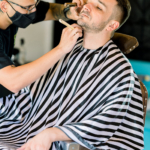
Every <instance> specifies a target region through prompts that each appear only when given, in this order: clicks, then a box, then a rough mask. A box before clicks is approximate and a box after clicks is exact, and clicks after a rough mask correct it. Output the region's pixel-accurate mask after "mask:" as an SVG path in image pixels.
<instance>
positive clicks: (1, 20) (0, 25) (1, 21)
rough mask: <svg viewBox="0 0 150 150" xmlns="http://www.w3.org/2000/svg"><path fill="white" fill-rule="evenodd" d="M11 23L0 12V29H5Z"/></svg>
mask: <svg viewBox="0 0 150 150" xmlns="http://www.w3.org/2000/svg"><path fill="white" fill-rule="evenodd" d="M10 25H11V22H9V20H7V18H6V16H5V14H0V29H2V30H5V29H7V28H8V27H9V26H10Z"/></svg>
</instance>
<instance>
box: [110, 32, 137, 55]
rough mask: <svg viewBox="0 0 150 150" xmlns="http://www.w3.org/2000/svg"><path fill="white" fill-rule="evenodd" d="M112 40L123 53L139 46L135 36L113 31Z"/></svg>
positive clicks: (127, 52)
mask: <svg viewBox="0 0 150 150" xmlns="http://www.w3.org/2000/svg"><path fill="white" fill-rule="evenodd" d="M112 40H113V41H114V43H115V44H116V45H117V46H118V47H119V49H120V50H121V51H122V52H123V53H124V54H129V53H130V52H131V51H133V50H134V49H135V48H136V47H138V46H139V43H138V41H137V39H136V38H135V37H133V36H129V35H126V34H122V33H115V34H114V36H113V37H112Z"/></svg>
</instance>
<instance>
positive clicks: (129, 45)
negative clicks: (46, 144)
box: [61, 33, 148, 150]
mask: <svg viewBox="0 0 150 150" xmlns="http://www.w3.org/2000/svg"><path fill="white" fill-rule="evenodd" d="M112 40H113V41H114V43H115V44H116V45H117V46H118V47H119V48H120V50H121V51H122V52H123V53H124V54H129V53H130V52H131V51H133V50H134V49H135V48H136V47H138V46H139V43H138V41H137V39H136V38H135V37H133V36H129V35H126V34H122V33H115V34H114V36H113V38H112ZM139 82H140V86H141V91H142V98H143V114H144V118H143V119H144V125H145V117H146V109H147V100H148V92H147V89H146V87H145V85H144V84H143V83H142V82H141V81H140V80H139ZM61 144H62V147H63V150H88V149H87V148H84V147H82V146H81V145H79V144H78V143H76V142H74V141H61Z"/></svg>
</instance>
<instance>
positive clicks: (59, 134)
mask: <svg viewBox="0 0 150 150" xmlns="http://www.w3.org/2000/svg"><path fill="white" fill-rule="evenodd" d="M66 140H67V141H68V140H71V139H70V138H69V137H68V136H67V135H66V134H65V133H64V132H63V131H61V130H60V129H58V128H55V127H54V128H48V129H45V130H43V131H42V132H40V133H39V134H38V135H36V136H35V137H34V138H32V139H31V140H29V141H28V142H27V143H26V144H24V145H23V146H22V147H21V148H19V149H17V150H49V149H50V147H51V145H52V142H55V141H66Z"/></svg>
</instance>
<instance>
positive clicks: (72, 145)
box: [60, 141, 88, 150]
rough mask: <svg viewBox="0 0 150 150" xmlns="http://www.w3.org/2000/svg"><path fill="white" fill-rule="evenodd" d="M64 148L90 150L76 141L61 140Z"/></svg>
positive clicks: (66, 149)
mask: <svg viewBox="0 0 150 150" xmlns="http://www.w3.org/2000/svg"><path fill="white" fill-rule="evenodd" d="M60 143H61V145H62V148H63V150H88V149H87V148H85V147H83V146H81V145H79V144H78V143H76V142H74V141H60Z"/></svg>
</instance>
